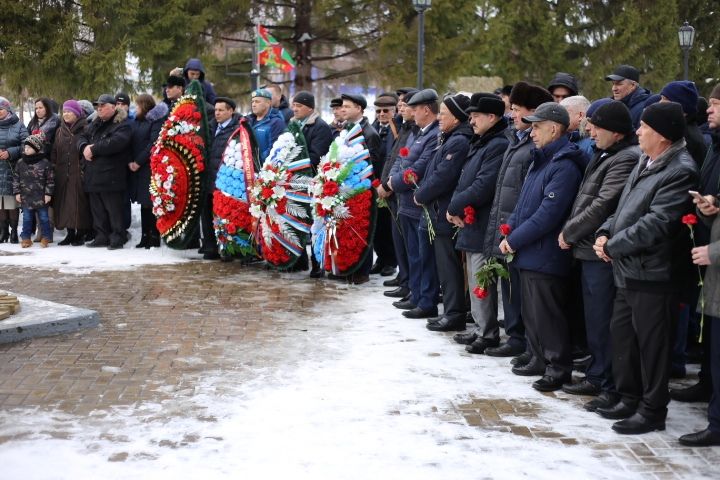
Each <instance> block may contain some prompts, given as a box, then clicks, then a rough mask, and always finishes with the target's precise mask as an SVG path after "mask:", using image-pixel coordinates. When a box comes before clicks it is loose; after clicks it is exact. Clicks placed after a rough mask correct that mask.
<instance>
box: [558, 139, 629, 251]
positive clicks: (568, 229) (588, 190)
mask: <svg viewBox="0 0 720 480" xmlns="http://www.w3.org/2000/svg"><path fill="white" fill-rule="evenodd" d="M637 143H638V142H637V137H636V136H635V134H633V135H632V136H629V137H625V138H624V139H622V140H620V141H619V142H618V143H616V144H615V145H612V146H611V147H610V148H608V149H607V150H598V151H597V152H595V155H593V158H592V160H591V161H590V164H589V165H588V166H587V169H586V170H585V176H584V178H583V181H582V184H581V185H580V191H579V192H578V195H577V198H575V203H574V204H573V207H572V210H571V212H570V217H569V218H568V221H567V222H565V226H564V227H563V231H562V234H563V238H564V239H565V243H569V244H570V245H572V246H573V255H574V256H575V258H578V259H580V260H588V261H602V260H600V258H598V256H597V255H596V254H595V251H594V250H593V245H594V244H595V232H596V231H597V229H598V228H600V226H601V225H602V224H603V223H605V220H607V218H608V217H609V216H610V215H612V214H613V213H614V212H615V208H616V207H617V204H618V201H619V200H620V194H621V193H622V190H623V187H625V183H626V182H627V180H628V177H629V176H630V172H632V170H633V168H635V167H636V166H637V163H638V159H639V158H640V147H638V145H637Z"/></svg>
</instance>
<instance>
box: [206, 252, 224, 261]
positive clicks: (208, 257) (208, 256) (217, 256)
mask: <svg viewBox="0 0 720 480" xmlns="http://www.w3.org/2000/svg"><path fill="white" fill-rule="evenodd" d="M219 259H220V254H219V253H218V252H207V253H205V254H203V260H219Z"/></svg>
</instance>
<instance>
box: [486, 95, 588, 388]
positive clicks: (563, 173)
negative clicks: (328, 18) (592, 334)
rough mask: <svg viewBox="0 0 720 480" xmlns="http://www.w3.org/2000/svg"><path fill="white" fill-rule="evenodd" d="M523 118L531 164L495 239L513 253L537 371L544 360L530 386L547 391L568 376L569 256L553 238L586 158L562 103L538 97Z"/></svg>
mask: <svg viewBox="0 0 720 480" xmlns="http://www.w3.org/2000/svg"><path fill="white" fill-rule="evenodd" d="M522 121H523V122H525V123H532V132H531V134H530V135H531V137H532V140H533V143H534V144H535V148H534V149H533V151H532V155H533V164H532V166H531V167H530V171H529V172H528V175H527V178H526V179H525V183H524V184H523V187H522V191H521V192H520V198H519V199H518V203H517V205H516V206H515V211H514V212H513V214H512V215H511V216H510V219H509V220H508V224H509V225H510V227H511V232H510V234H509V235H508V236H507V237H506V238H505V239H503V241H502V242H500V251H501V252H502V253H505V254H507V253H514V254H515V259H514V261H513V263H514V264H515V267H516V268H518V269H519V270H520V285H521V287H520V288H521V296H522V298H523V301H522V307H521V308H522V316H523V319H524V320H525V328H526V335H527V338H528V343H529V348H530V349H531V350H532V353H533V357H534V360H533V361H534V362H536V363H537V365H536V367H540V368H538V372H540V371H542V370H543V369H542V367H543V366H544V373H543V376H542V378H541V379H540V380H537V381H536V382H535V383H533V388H535V389H536V390H539V391H542V392H549V391H554V390H558V389H560V388H561V387H562V385H563V383H565V382H569V381H570V374H571V372H572V359H571V355H570V338H569V334H568V319H567V315H566V306H567V303H568V301H569V298H568V290H569V289H568V275H569V273H570V265H571V262H572V257H571V254H570V252H569V251H568V250H562V249H561V248H560V246H559V245H558V242H557V238H558V235H559V234H560V231H561V229H562V226H563V224H564V223H565V220H566V219H567V217H568V214H569V213H570V208H571V207H572V204H573V201H574V200H575V196H576V195H577V191H578V186H579V185H580V181H581V180H582V176H583V169H584V166H585V164H586V163H587V159H586V158H585V155H584V154H583V153H582V152H581V151H580V150H579V149H578V148H577V146H576V145H575V144H573V143H571V142H570V140H569V139H568V137H567V135H566V131H567V128H568V126H569V125H570V116H569V115H568V112H567V110H565V108H564V107H562V106H560V105H558V104H556V103H555V102H547V103H543V104H542V105H540V106H539V107H538V108H537V109H536V110H535V113H534V114H532V115H530V116H527V117H523V119H522Z"/></svg>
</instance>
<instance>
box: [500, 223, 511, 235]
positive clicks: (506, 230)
mask: <svg viewBox="0 0 720 480" xmlns="http://www.w3.org/2000/svg"><path fill="white" fill-rule="evenodd" d="M498 229H499V230H500V235H502V236H504V237H507V236H508V235H510V232H512V227H511V226H510V225H508V224H507V223H503V224H502V225H500V227H499V228H498Z"/></svg>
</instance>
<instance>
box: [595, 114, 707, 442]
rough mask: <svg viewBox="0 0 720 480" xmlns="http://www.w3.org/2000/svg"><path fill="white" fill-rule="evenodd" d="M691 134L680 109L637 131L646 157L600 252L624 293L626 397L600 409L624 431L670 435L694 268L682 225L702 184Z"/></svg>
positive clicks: (620, 317)
mask: <svg viewBox="0 0 720 480" xmlns="http://www.w3.org/2000/svg"><path fill="white" fill-rule="evenodd" d="M684 131H685V117H684V115H683V111H682V108H681V107H680V105H679V104H677V103H672V102H671V103H656V104H654V105H651V106H649V107H648V108H646V109H645V111H644V112H643V114H642V117H641V124H640V128H639V129H638V132H637V133H638V139H639V143H640V148H641V149H642V151H643V155H642V156H641V157H640V162H639V164H638V165H637V167H636V168H635V169H634V170H633V172H632V174H631V175H630V178H629V179H628V181H627V183H626V185H625V189H624V190H623V193H622V195H621V197H620V202H619V203H618V207H617V210H616V212H615V214H613V215H612V216H611V217H610V218H609V219H608V220H607V221H606V222H605V223H604V224H603V225H602V227H600V229H599V230H598V232H597V239H596V241H595V244H594V246H593V249H594V250H595V252H596V254H597V255H598V257H600V258H601V259H602V260H604V261H606V262H610V261H611V262H612V266H613V275H614V279H615V286H616V287H617V294H616V296H615V304H614V309H613V316H612V320H611V322H610V331H611V335H612V343H613V376H614V378H615V384H616V386H617V391H618V393H619V394H620V397H621V400H620V401H619V402H618V403H617V404H615V405H614V406H612V407H608V408H598V409H597V410H596V411H597V413H599V414H600V415H601V416H603V417H605V418H610V419H616V420H619V421H618V422H616V423H615V424H613V427H612V428H613V430H615V431H616V432H618V433H624V434H640V433H646V432H651V431H653V430H664V429H665V418H666V417H667V404H668V402H669V401H670V397H669V395H668V375H669V364H668V358H669V356H670V337H671V336H672V335H671V332H672V323H673V320H674V318H676V316H677V294H678V290H679V288H680V287H681V286H682V285H680V283H682V282H681V279H680V278H679V275H680V273H681V271H682V269H683V268H684V267H686V264H689V262H690V259H689V254H688V250H689V249H688V245H687V244H686V242H683V240H684V238H685V237H686V236H687V234H688V232H687V228H685V226H684V225H683V224H682V223H681V219H682V217H683V215H685V214H687V213H688V212H691V211H692V210H693V209H692V203H691V197H690V195H688V193H687V192H688V190H695V189H697V185H698V169H697V165H695V162H694V161H693V160H692V158H691V157H690V154H689V153H688V151H687V149H686V148H685V140H683V133H684Z"/></svg>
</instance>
